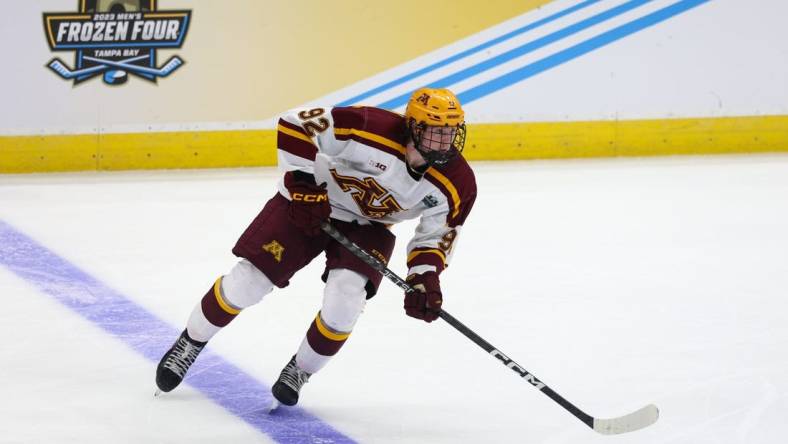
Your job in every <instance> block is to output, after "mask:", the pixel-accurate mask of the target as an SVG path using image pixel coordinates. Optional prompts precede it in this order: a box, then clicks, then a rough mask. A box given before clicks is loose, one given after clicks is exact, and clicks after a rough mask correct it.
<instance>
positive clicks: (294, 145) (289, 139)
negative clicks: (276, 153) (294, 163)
mask: <svg viewBox="0 0 788 444" xmlns="http://www.w3.org/2000/svg"><path fill="white" fill-rule="evenodd" d="M276 129H277V131H276V146H277V148H279V149H280V150H283V151H286V152H288V153H290V154H294V155H296V156H298V157H302V158H304V159H308V160H315V155H316V154H317V146H315V143H314V142H313V141H312V139H311V138H310V137H309V136H308V135H307V134H306V131H304V129H303V128H301V126H299V125H294V124H292V123H290V122H288V121H286V120H284V119H279V124H278V125H277V128H276Z"/></svg>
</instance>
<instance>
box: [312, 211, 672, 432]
mask: <svg viewBox="0 0 788 444" xmlns="http://www.w3.org/2000/svg"><path fill="white" fill-rule="evenodd" d="M321 228H322V229H323V231H325V232H326V234H328V235H329V236H331V237H332V238H334V240H336V241H337V242H339V243H340V244H342V246H344V247H345V248H347V249H348V250H350V252H351V253H353V254H354V255H356V256H357V257H358V258H359V259H361V260H362V261H364V262H365V263H366V264H367V265H369V266H371V267H372V268H374V269H375V270H377V271H378V272H380V274H382V275H383V276H385V277H387V278H388V279H389V280H391V281H392V282H394V283H395V284H396V285H397V286H398V287H400V288H401V289H403V290H405V291H406V292H411V291H415V290H414V289H413V287H411V286H410V285H409V284H408V283H407V282H406V281H405V280H404V279H402V278H401V277H399V276H397V275H396V274H395V273H394V272H393V271H391V270H390V269H389V268H388V267H386V264H384V263H383V262H381V261H380V260H379V259H378V258H376V257H374V256H372V255H371V254H369V253H367V252H366V251H364V249H362V248H361V247H359V246H358V245H356V244H355V243H354V242H353V241H351V240H350V239H348V238H347V237H346V236H345V235H344V234H342V233H340V232H339V231H338V230H337V229H336V228H334V226H332V225H331V224H330V223H328V222H323V224H322V225H321ZM438 316H440V318H441V319H443V320H444V321H446V322H448V323H449V325H451V326H452V327H454V328H455V329H457V330H458V331H459V332H460V333H462V334H463V335H465V336H466V337H467V338H468V339H470V340H471V341H473V342H474V343H476V345H478V346H479V347H481V348H483V349H484V350H485V351H486V352H487V353H489V354H491V355H493V356H494V357H495V358H497V359H498V360H499V361H501V363H503V364H504V365H505V366H507V367H509V368H510V369H512V370H513V371H514V372H515V373H517V374H518V375H520V376H521V377H522V378H523V379H525V380H526V381H528V383H529V384H531V385H533V386H534V387H536V388H537V389H539V391H541V392H542V393H544V394H545V395H547V396H548V397H549V398H550V399H552V400H553V401H555V402H556V403H558V405H560V406H561V407H563V408H564V409H566V410H567V411H568V412H569V413H571V414H573V415H574V416H575V417H576V418H577V419H579V420H581V421H583V423H584V424H585V425H587V426H588V427H590V428H592V429H593V430H594V431H596V432H599V433H601V434H603V435H618V434H621V433H627V432H634V431H635V430H640V429H642V428H644V427H648V426H650V425H651V424H654V423H655V422H656V421H657V419H659V409H657V406H655V405H654V404H649V405H647V406H645V407H643V408H641V409H639V410H637V411H634V412H632V413H630V414H628V415H624V416H619V417H616V418H608V419H600V418H594V417H593V416H591V415H589V414H587V413H586V412H584V411H582V410H580V409H579V408H577V407H576V406H575V405H574V404H572V403H571V402H569V401H567V400H566V399H564V397H563V396H561V395H559V394H558V393H556V392H555V391H554V390H553V389H551V388H550V387H548V386H547V385H546V384H545V383H543V382H542V381H540V380H539V379H537V378H536V376H534V375H532V374H531V373H529V372H528V371H527V370H525V369H524V368H523V367H522V366H520V364H518V363H516V362H514V360H513V359H511V358H509V357H508V356H506V355H505V354H503V353H502V352H501V351H499V350H498V349H497V348H495V347H493V346H492V344H490V343H489V342H487V341H485V340H484V339H483V338H482V337H481V336H479V335H477V334H476V333H475V332H474V331H473V330H471V329H470V328H468V327H466V326H465V325H464V324H463V323H461V322H460V321H458V320H457V319H456V318H455V317H454V316H452V315H450V314H449V313H448V312H446V310H441V311H440V313H438Z"/></svg>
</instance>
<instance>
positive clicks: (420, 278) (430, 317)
mask: <svg viewBox="0 0 788 444" xmlns="http://www.w3.org/2000/svg"><path fill="white" fill-rule="evenodd" d="M406 280H407V281H408V283H409V284H410V286H411V287H413V288H414V289H415V291H410V292H407V293H405V314H407V315H408V316H411V317H414V318H416V319H421V320H423V321H426V322H432V321H434V320H436V319H438V313H439V312H440V311H441V304H443V295H442V294H441V282H440V278H439V277H438V273H436V272H434V271H428V272H426V273H421V274H412V275H410V276H408V278H407V279H406Z"/></svg>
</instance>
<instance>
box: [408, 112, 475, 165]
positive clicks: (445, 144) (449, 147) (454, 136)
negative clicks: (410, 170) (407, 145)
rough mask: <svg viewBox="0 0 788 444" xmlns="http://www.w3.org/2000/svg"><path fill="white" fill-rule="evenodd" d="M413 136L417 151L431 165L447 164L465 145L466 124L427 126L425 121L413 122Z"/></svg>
mask: <svg viewBox="0 0 788 444" xmlns="http://www.w3.org/2000/svg"><path fill="white" fill-rule="evenodd" d="M411 137H412V138H413V145H414V147H415V148H416V151H418V152H419V154H421V157H423V158H424V160H425V161H426V162H427V163H428V164H429V165H434V166H440V165H445V164H447V163H449V161H450V160H451V159H452V158H453V157H454V156H456V155H457V153H460V152H462V149H463V148H464V147H465V124H464V123H463V124H461V125H459V126H448V125H447V126H442V127H441V126H427V124H426V123H424V122H422V123H419V124H413V125H412V126H411Z"/></svg>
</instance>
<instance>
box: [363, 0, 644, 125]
mask: <svg viewBox="0 0 788 444" xmlns="http://www.w3.org/2000/svg"><path fill="white" fill-rule="evenodd" d="M651 1H653V0H631V1H629V2H627V3H624V4H621V5H618V6H616V7H614V8H611V9H608V10H607V11H604V12H600V13H599V14H597V15H595V16H592V17H589V18H587V19H585V20H582V21H579V22H577V23H575V24H573V25H569V26H567V27H565V28H563V29H560V30H558V31H556V32H554V33H552V34H548V35H546V36H544V37H540V38H538V39H536V40H533V41H531V42H528V43H525V44H523V45H521V46H518V47H517V48H514V49H511V50H509V51H506V52H505V53H503V54H499V55H497V56H495V57H493V58H491V59H489V60H485V61H483V62H480V63H477V64H476V65H473V66H470V67H468V68H465V69H463V70H462V71H458V72H456V73H454V74H451V75H449V76H446V77H444V78H442V79H439V80H436V81H434V82H429V86H430V87H432V88H446V87H448V86H450V85H453V84H455V83H457V82H460V81H462V80H465V79H468V78H470V77H473V76H475V75H476V74H479V73H482V72H484V71H487V70H488V69H492V68H495V67H496V66H498V65H502V64H504V63H506V62H509V61H511V60H514V59H516V58H518V57H521V56H524V55H526V54H528V53H531V52H533V51H536V50H537V49H540V48H544V47H545V46H547V45H549V44H551V43H555V42H557V41H559V40H563V39H565V38H567V37H569V36H571V35H573V34H577V33H578V32H580V31H583V30H586V29H588V28H590V27H592V26H596V25H598V24H600V23H602V22H604V21H607V20H610V19H612V18H615V17H618V16H619V15H621V14H624V13H626V12H629V11H631V10H633V9H635V8H638V7H640V6H643V5H644V4H646V3H650V2H651ZM410 94H411V93H410V92H408V93H406V94H402V95H400V96H397V97H394V98H393V99H390V100H387V101H385V102H383V103H381V104H380V105H378V106H379V107H380V108H385V109H395V108H397V107H400V106H402V105H404V104H406V103H407V102H408V98H410Z"/></svg>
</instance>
